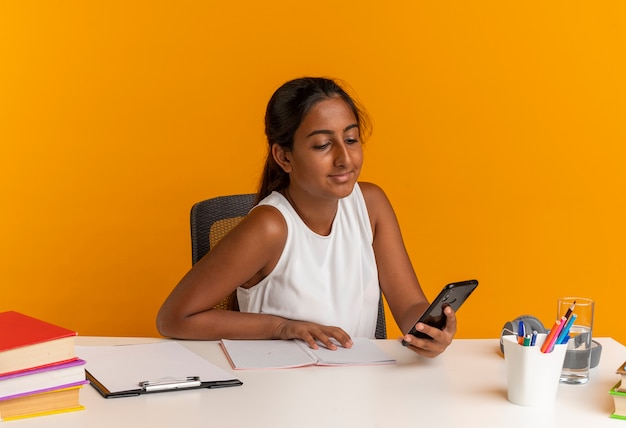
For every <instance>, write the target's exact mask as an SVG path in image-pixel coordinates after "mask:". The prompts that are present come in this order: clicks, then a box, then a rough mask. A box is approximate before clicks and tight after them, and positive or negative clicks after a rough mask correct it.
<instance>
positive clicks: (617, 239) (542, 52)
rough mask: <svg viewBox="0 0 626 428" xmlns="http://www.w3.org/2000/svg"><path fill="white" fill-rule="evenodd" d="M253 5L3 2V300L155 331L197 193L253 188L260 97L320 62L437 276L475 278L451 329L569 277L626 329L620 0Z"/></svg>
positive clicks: (282, 1)
mask: <svg viewBox="0 0 626 428" xmlns="http://www.w3.org/2000/svg"><path fill="white" fill-rule="evenodd" d="M248 3H249V4H248V5H247V6H242V4H241V3H240V2H215V1H213V2H210V1H209V2H206V1H192V0H190V1H179V2H165V1H144V2H140V1H135V2H126V1H118V0H114V1H107V2H95V3H94V2H79V1H67V2H52V1H41V2H39V1H30V2H29V1H25V2H2V4H1V5H0V59H1V61H2V64H1V66H0V144H1V147H2V151H1V155H0V177H1V179H0V191H1V193H0V194H1V195H2V196H1V197H2V209H1V210H0V225H1V229H0V230H1V238H0V284H1V287H2V292H1V294H0V296H1V297H0V310H9V309H14V310H19V311H23V312H25V313H29V314H32V315H34V316H39V317H43V318H46V319H48V320H50V321H53V322H57V323H60V324H63V325H65V326H68V327H71V328H74V329H77V330H78V331H79V334H81V335H148V336H150V335H156V334H157V333H156V329H155V327H154V318H155V314H156V311H157V310H158V308H159V306H160V304H161V302H162V301H163V299H164V298H165V296H166V295H167V294H168V292H169V291H170V289H171V288H172V287H173V286H174V285H175V284H176V282H177V281H178V279H179V278H180V277H182V275H183V274H184V273H185V271H186V270H187V269H188V268H189V266H190V259H191V255H190V243H189V228H188V212H189V208H190V207H191V205H192V204H193V203H194V202H196V201H198V200H201V199H205V198H208V197H212V196H217V195H223V194H229V193H235V192H252V191H254V189H255V187H256V182H257V176H258V175H259V172H260V169H261V165H262V157H263V153H264V148H265V146H264V144H265V142H264V138H263V133H262V131H263V126H262V121H263V113H264V107H265V103H266V102H267V100H268V98H269V96H270V95H271V93H272V92H273V91H274V89H275V88H276V87H277V86H278V85H279V84H280V83H282V82H284V81H285V80H287V79H290V78H293V77H298V76H301V75H326V76H333V77H339V78H341V79H343V80H345V81H347V82H349V83H350V85H351V87H352V88H353V89H354V90H355V91H356V92H357V94H358V96H359V98H360V99H361V100H362V101H363V102H364V104H365V105H366V106H367V107H368V110H369V113H370V114H371V116H372V117H373V119H374V126H375V128H374V134H373V136H372V138H371V139H370V140H369V141H368V143H367V147H366V166H365V170H364V172H363V176H362V179H364V180H369V181H374V182H377V183H379V184H380V185H382V186H383V188H385V189H386V191H387V192H388V194H389V197H390V198H391V200H392V201H393V203H394V205H395V208H396V211H397V214H398V217H399V219H400V222H401V226H402V228H403V231H404V237H405V241H406V244H407V247H408V249H409V252H410V255H411V258H412V260H413V262H414V265H415V268H416V270H417V272H418V275H419V277H420V279H421V282H422V284H423V287H424V289H425V291H426V293H427V294H428V295H429V296H430V297H431V298H432V297H434V296H435V295H436V293H437V291H438V290H439V288H440V287H441V286H442V285H443V284H444V283H446V282H450V281H453V280H460V279H466V278H471V277H476V278H478V279H479V280H480V281H481V285H480V287H479V289H478V290H477V292H476V293H475V295H474V296H473V297H472V298H471V300H470V301H469V302H468V303H467V306H465V307H464V308H463V309H462V310H461V311H460V313H459V317H460V319H459V323H460V324H459V333H458V337H496V336H497V335H498V334H499V331H500V327H501V325H502V324H503V323H504V321H506V320H508V319H511V318H513V317H514V316H517V315H520V314H524V313H532V314H535V315H537V316H539V317H540V318H541V319H543V320H544V322H546V323H551V322H552V321H553V320H554V316H555V314H554V311H555V305H556V304H555V300H556V298H557V297H559V296H562V295H566V294H574V295H582V296H588V297H591V298H594V299H595V300H596V301H597V311H596V330H595V334H596V335H598V336H613V337H615V338H617V339H618V340H620V341H621V342H622V343H626V329H624V328H623V322H621V317H620V316H621V315H622V314H623V301H624V299H623V288H624V287H623V284H622V283H621V281H622V280H623V279H624V278H626V263H625V262H624V243H625V242H626V228H625V226H624V223H625V220H624V219H625V218H626V215H625V214H626V210H625V205H626V203H625V201H626V186H625V184H626V172H625V171H626V168H624V159H625V158H626V149H625V147H626V144H625V142H626V131H625V129H626V128H625V126H624V124H625V118H626V83H625V82H626V79H625V78H624V76H626V60H625V59H624V58H625V57H624V52H626V35H625V34H626V33H625V32H624V28H626V6H625V3H624V2H622V1H621V0H613V1H610V0H609V1H604V2H586V1H555V2H548V3H546V4H544V3H538V4H537V5H535V4H533V3H534V2H531V3H530V4H529V3H528V2H523V3H520V2H501V1H482V2H432V1H413V0H411V1H409V0H406V1H399V2H387V3H385V2H371V5H369V4H370V3H368V2H362V1H353V0H351V1H346V2H336V1H331V0H321V1H318V2H316V3H315V7H311V6H310V5H309V3H306V2H304V3H302V2H293V1H286V0H278V1H275V2H269V4H270V5H268V2H253V1H250V2H248ZM272 4H273V5H272ZM389 330H390V335H391V336H392V337H393V336H396V335H397V334H398V333H397V328H396V327H395V325H390V327H389Z"/></svg>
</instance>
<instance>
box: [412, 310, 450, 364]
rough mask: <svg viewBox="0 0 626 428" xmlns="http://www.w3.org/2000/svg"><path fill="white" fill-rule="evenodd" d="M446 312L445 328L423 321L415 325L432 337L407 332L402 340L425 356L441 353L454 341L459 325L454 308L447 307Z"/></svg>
mask: <svg viewBox="0 0 626 428" xmlns="http://www.w3.org/2000/svg"><path fill="white" fill-rule="evenodd" d="M444 314H445V315H446V326H445V328H444V329H443V330H439V329H438V328H435V327H431V326H429V325H426V324H423V323H417V324H416V325H415V329H416V330H417V331H419V332H422V333H424V334H426V335H428V336H430V337H431V338H432V339H421V338H417V337H415V336H413V335H411V334H407V335H405V336H404V337H403V338H401V340H404V341H405V342H406V343H407V345H408V346H407V348H409V349H410V350H412V351H413V352H415V353H417V354H419V355H422V356H424V357H428V358H433V357H436V356H437V355H439V354H441V353H442V352H443V351H445V350H446V348H447V347H448V346H449V345H450V343H452V339H453V338H454V335H455V334H456V326H457V324H456V315H455V313H454V311H453V310H452V308H450V307H446V308H445V309H444Z"/></svg>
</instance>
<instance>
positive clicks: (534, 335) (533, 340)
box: [530, 330, 537, 346]
mask: <svg viewBox="0 0 626 428" xmlns="http://www.w3.org/2000/svg"><path fill="white" fill-rule="evenodd" d="M536 342H537V330H533V335H532V337H531V338H530V346H535V343H536Z"/></svg>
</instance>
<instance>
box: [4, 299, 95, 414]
mask: <svg viewBox="0 0 626 428" xmlns="http://www.w3.org/2000/svg"><path fill="white" fill-rule="evenodd" d="M75 338H76V332H74V331H72V330H68V329H66V328H63V327H59V326H56V325H54V324H50V323H47V322H45V321H41V320H38V319H36V318H32V317H29V316H27V315H23V314H21V313H19V312H14V311H9V312H0V421H5V420H11V419H18V418H26V417H32V416H42V415H48V414H53V413H61V412H69V411H73V410H82V409H84V407H83V406H81V405H80V403H79V392H80V389H81V388H82V387H83V386H84V385H85V384H86V383H87V381H86V378H85V368H84V366H85V361H83V360H81V359H79V358H78V357H77V356H76V353H75V349H74V347H75Z"/></svg>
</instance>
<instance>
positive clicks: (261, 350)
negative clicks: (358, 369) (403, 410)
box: [221, 338, 396, 370]
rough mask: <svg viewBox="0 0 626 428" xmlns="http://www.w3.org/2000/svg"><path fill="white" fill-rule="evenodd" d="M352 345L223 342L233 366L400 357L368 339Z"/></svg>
mask: <svg viewBox="0 0 626 428" xmlns="http://www.w3.org/2000/svg"><path fill="white" fill-rule="evenodd" d="M352 342H353V345H352V347H351V348H343V347H341V346H337V349H335V350H330V349H327V348H325V347H323V346H321V345H320V346H319V348H318V349H311V348H309V346H308V345H307V344H306V343H304V342H303V341H301V340H227V339H222V341H221V345H222V349H223V350H224V353H225V354H226V357H227V358H228V360H229V361H230V364H231V366H232V367H233V369H239V370H243V369H286V368H294V367H305V366H314V365H317V366H353V365H379V364H394V363H395V362H396V360H394V359H393V358H391V357H390V356H389V355H387V354H386V353H385V352H384V351H383V350H382V349H380V348H379V347H378V346H377V345H376V343H375V341H372V340H370V339H368V338H353V339H352Z"/></svg>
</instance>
